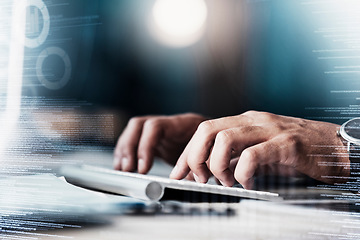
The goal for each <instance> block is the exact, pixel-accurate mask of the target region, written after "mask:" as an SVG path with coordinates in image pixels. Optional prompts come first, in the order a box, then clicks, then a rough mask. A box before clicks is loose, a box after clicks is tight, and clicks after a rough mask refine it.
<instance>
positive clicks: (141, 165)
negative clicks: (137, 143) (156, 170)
mask: <svg viewBox="0 0 360 240" xmlns="http://www.w3.org/2000/svg"><path fill="white" fill-rule="evenodd" d="M144 168H145V161H144V159H142V158H140V159H139V160H138V172H139V173H142V172H143V171H144Z"/></svg>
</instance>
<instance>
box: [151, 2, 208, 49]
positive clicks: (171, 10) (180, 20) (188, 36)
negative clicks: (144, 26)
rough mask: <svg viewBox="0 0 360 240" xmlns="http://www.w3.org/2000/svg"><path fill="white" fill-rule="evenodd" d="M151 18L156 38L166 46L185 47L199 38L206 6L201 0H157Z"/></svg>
mask: <svg viewBox="0 0 360 240" xmlns="http://www.w3.org/2000/svg"><path fill="white" fill-rule="evenodd" d="M152 18H153V23H154V26H153V32H154V33H155V37H156V39H157V40H159V41H160V42H161V43H163V44H165V45H168V46H172V47H185V46H188V45H191V44H193V43H195V42H197V41H198V40H199V39H200V38H201V36H202V34H203V31H204V26H205V23H206V19H207V7H206V4H205V2H204V1H203V0H157V1H156V2H155V4H154V7H153V11H152Z"/></svg>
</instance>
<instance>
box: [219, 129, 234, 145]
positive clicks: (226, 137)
mask: <svg viewBox="0 0 360 240" xmlns="http://www.w3.org/2000/svg"><path fill="white" fill-rule="evenodd" d="M233 135H234V131H232V130H231V129H227V130H223V131H220V132H219V133H218V134H217V135H216V138H215V142H217V143H219V144H221V145H229V144H231V143H232V140H233Z"/></svg>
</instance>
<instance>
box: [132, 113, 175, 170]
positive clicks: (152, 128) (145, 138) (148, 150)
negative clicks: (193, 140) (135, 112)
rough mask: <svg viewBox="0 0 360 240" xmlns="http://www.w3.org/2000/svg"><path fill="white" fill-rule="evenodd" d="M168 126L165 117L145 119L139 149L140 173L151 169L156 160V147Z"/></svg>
mask: <svg viewBox="0 0 360 240" xmlns="http://www.w3.org/2000/svg"><path fill="white" fill-rule="evenodd" d="M168 126H169V124H168V121H166V119H165V118H154V119H148V120H147V121H145V123H144V127H143V130H142V133H141V138H140V143H139V146H138V151H137V156H138V159H139V160H138V172H139V173H142V174H145V173H147V172H148V171H149V170H150V168H151V166H152V164H153V161H154V155H155V149H156V147H157V145H158V143H159V141H160V139H161V137H162V136H163V135H164V132H165V131H166V129H167V128H168Z"/></svg>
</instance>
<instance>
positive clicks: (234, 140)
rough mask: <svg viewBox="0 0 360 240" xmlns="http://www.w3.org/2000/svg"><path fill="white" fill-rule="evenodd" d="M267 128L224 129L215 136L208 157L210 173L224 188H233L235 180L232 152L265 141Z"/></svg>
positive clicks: (268, 132) (267, 133)
mask: <svg viewBox="0 0 360 240" xmlns="http://www.w3.org/2000/svg"><path fill="white" fill-rule="evenodd" d="M268 129H269V128H263V127H259V126H249V127H238V128H231V129H226V130H223V131H221V132H219V133H218V134H217V135H216V139H215V144H214V147H213V150H212V153H211V156H210V171H211V173H212V174H213V175H214V176H215V177H216V178H218V179H219V181H220V182H221V183H222V185H224V186H229V187H231V186H233V185H234V183H235V178H234V174H233V170H232V169H233V167H232V166H231V160H232V159H233V157H234V156H233V152H242V151H243V150H244V149H245V148H247V147H248V146H252V145H256V144H258V143H261V142H264V141H266V140H267V139H268V138H269V137H270V133H271V131H269V130H268Z"/></svg>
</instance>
